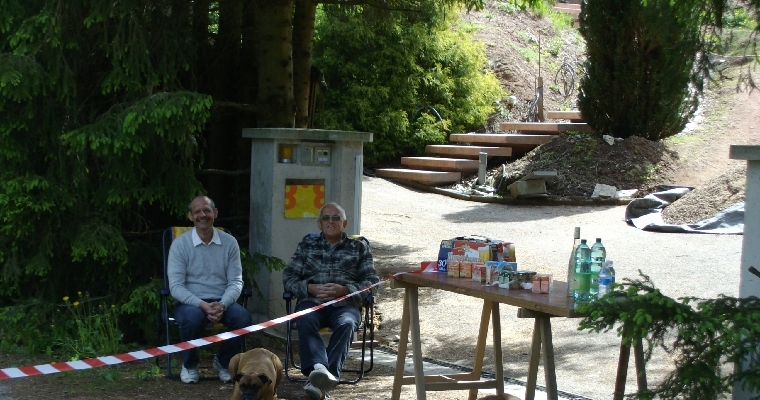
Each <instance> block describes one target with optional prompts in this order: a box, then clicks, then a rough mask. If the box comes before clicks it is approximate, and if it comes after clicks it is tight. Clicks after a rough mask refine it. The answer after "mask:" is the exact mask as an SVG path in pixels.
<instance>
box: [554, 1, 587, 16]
mask: <svg viewBox="0 0 760 400" xmlns="http://www.w3.org/2000/svg"><path fill="white" fill-rule="evenodd" d="M552 9H554V11H559V12H565V13H568V14H576V15H577V14H580V13H581V5H580V4H567V3H557V4H555V5H554V7H552Z"/></svg>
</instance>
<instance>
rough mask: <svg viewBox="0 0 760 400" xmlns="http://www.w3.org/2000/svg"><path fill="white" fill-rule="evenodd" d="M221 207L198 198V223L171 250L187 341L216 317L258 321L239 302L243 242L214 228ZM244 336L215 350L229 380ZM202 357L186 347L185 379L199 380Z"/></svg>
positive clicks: (194, 211)
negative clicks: (199, 363) (230, 367)
mask: <svg viewBox="0 0 760 400" xmlns="http://www.w3.org/2000/svg"><path fill="white" fill-rule="evenodd" d="M218 213H219V210H217V209H216V207H215V205H214V201H213V200H211V199H210V198H208V197H206V196H198V197H196V198H195V199H193V201H192V202H191V203H190V205H189V207H188V212H187V217H188V218H189V219H190V221H192V222H193V224H194V225H195V228H194V229H193V230H191V231H188V232H186V233H184V234H182V235H180V236H179V237H178V238H177V239H175V240H174V241H173V242H172V246H171V249H170V250H169V261H168V267H167V275H168V278H169V289H170V290H171V294H172V297H174V300H175V303H174V308H173V314H174V318H175V319H176V321H177V324H178V325H179V336H180V339H181V340H182V341H183V342H184V341H188V340H193V339H198V338H201V337H203V336H204V331H205V329H206V326H207V325H208V324H213V323H215V322H222V323H224V324H225V325H226V326H227V328H228V329H230V330H234V329H239V328H244V327H246V326H249V325H251V324H252V319H251V314H250V313H249V312H248V310H246V309H245V308H244V307H243V306H241V305H240V304H238V303H237V299H238V297H240V293H241V291H242V290H243V267H242V265H241V263H240V248H239V247H238V244H237V240H235V238H234V237H233V236H232V235H230V234H227V233H225V232H222V231H220V230H218V229H215V228H214V219H215V218H216V217H217V215H218ZM241 340H243V337H237V338H233V339H227V340H225V341H224V342H222V344H221V346H220V348H219V351H218V353H217V354H216V355H215V356H214V361H213V367H214V369H215V370H216V371H217V372H218V373H219V379H221V380H222V381H224V382H229V381H230V380H231V377H230V374H229V371H228V370H227V368H228V366H229V363H230V359H231V358H232V356H234V355H235V354H237V353H238V352H239V351H240V347H241ZM199 361H200V359H199V356H198V349H195V348H194V349H190V350H185V351H183V352H182V372H181V373H180V379H181V380H182V382H184V383H196V382H198V379H199V376H198V362H199Z"/></svg>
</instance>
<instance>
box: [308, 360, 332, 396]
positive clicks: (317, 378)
mask: <svg viewBox="0 0 760 400" xmlns="http://www.w3.org/2000/svg"><path fill="white" fill-rule="evenodd" d="M309 382H311V384H313V385H314V386H316V387H317V388H319V389H321V390H322V391H323V392H328V391H330V390H332V389H333V388H335V386H336V385H337V384H338V378H336V377H335V375H333V374H331V373H330V371H328V370H327V368H326V367H325V366H323V365H317V367H316V368H314V371H311V373H310V374H309Z"/></svg>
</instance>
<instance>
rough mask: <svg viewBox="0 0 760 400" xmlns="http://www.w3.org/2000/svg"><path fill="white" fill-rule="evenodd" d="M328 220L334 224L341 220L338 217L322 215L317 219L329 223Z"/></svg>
mask: <svg viewBox="0 0 760 400" xmlns="http://www.w3.org/2000/svg"><path fill="white" fill-rule="evenodd" d="M330 218H332V220H333V221H336V222H337V221H340V220H341V218H340V215H333V216H332V217H331V216H329V215H323V216H321V217H320V218H319V219H321V220H322V221H329V220H330Z"/></svg>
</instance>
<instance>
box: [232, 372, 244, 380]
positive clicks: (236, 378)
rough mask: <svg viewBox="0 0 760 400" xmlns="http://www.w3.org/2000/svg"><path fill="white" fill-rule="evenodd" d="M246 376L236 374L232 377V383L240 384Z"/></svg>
mask: <svg viewBox="0 0 760 400" xmlns="http://www.w3.org/2000/svg"><path fill="white" fill-rule="evenodd" d="M244 376H245V375H243V374H241V373H237V374H235V376H233V377H232V382H240V380H241V379H243V377H244Z"/></svg>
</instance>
